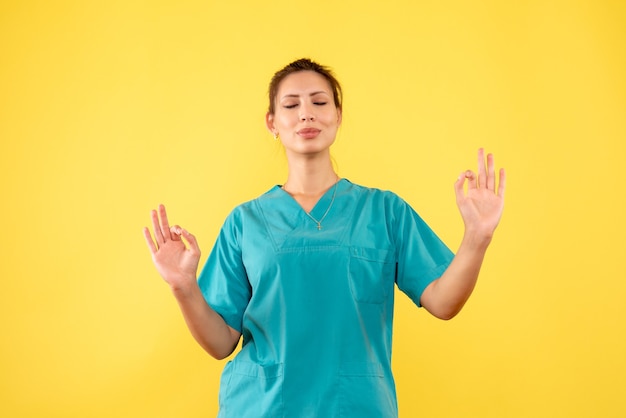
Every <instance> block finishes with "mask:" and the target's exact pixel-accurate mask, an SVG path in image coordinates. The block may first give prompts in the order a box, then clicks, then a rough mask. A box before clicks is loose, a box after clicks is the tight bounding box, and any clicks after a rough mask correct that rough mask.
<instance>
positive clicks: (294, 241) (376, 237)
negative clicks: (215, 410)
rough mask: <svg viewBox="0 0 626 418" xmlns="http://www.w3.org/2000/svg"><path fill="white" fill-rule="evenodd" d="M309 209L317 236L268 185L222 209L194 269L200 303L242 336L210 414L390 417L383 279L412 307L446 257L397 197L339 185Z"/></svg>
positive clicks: (387, 300) (392, 401) (387, 299)
mask: <svg viewBox="0 0 626 418" xmlns="http://www.w3.org/2000/svg"><path fill="white" fill-rule="evenodd" d="M329 206H330V210H328V208H329ZM327 211H328V212H327ZM326 212H327V213H326ZM325 213H326V216H325V217H324V214H325ZM310 214H311V216H312V217H313V218H315V219H316V220H320V219H321V218H323V220H322V221H321V229H318V225H317V222H315V221H314V220H313V219H312V218H311V217H309V216H308V215H307V214H306V212H305V211H304V210H303V209H302V207H301V206H300V205H299V204H298V203H297V202H296V201H295V200H294V199H293V198H292V197H291V196H290V195H289V194H288V193H287V192H286V191H284V190H283V189H282V188H281V187H280V186H274V187H273V188H272V189H270V190H269V191H268V192H267V193H265V194H263V195H262V196H260V197H259V198H257V199H254V200H252V201H250V202H247V203H244V204H242V205H240V206H238V207H236V208H235V209H234V210H233V211H232V212H231V213H230V215H229V216H228V217H227V219H226V221H225V223H224V225H223V227H222V229H221V231H220V234H219V236H218V238H217V241H216V243H215V246H214V248H213V250H212V252H211V254H210V255H209V258H208V260H207V262H206V264H205V266H204V268H203V269H202V272H201V274H200V277H199V279H198V283H199V285H200V288H201V289H202V292H203V295H204V297H205V299H206V301H207V303H208V304H209V305H210V306H211V307H212V308H213V309H214V310H215V311H216V312H218V313H219V314H220V315H221V316H222V317H223V318H224V320H225V321H226V323H227V324H228V325H229V326H230V327H232V328H234V329H236V330H238V331H240V332H241V333H242V335H243V343H242V347H241V350H240V351H239V353H237V355H236V356H235V357H234V359H233V360H232V361H230V362H228V363H227V364H226V366H225V368H224V371H223V373H222V377H221V381H220V391H219V415H218V417H220V418H260V417H288V418H294V417H297V418H307V417H311V418H320V417H324V418H331V417H358V418H368V417H372V418H374V417H375V418H387V417H397V416H398V408H397V402H396V391H395V384H394V379H393V375H392V371H391V341H392V320H393V304H394V283H395V284H396V285H397V286H398V288H399V289H400V290H402V291H403V292H404V293H405V294H407V295H408V296H409V297H410V298H411V299H412V300H413V301H414V302H415V304H417V305H418V306H419V303H420V302H419V301H420V296H421V294H422V292H423V290H424V289H425V288H426V287H427V286H428V284H429V283H431V282H432V281H433V280H434V279H436V278H438V277H439V276H441V274H442V273H443V271H444V270H445V269H446V267H447V266H448V265H449V264H450V262H451V261H452V257H453V254H452V252H451V251H450V250H449V249H448V248H447V247H446V245H445V244H444V243H443V242H442V241H441V240H440V239H439V238H438V237H437V236H436V235H435V234H434V233H433V231H432V230H431V229H430V228H429V227H428V226H427V225H426V223H425V222H424V221H423V220H422V219H421V218H420V217H419V215H418V214H417V213H415V211H414V210H413V209H412V208H411V207H410V206H409V205H408V204H407V203H406V202H405V201H403V200H402V199H401V198H399V197H398V196H397V195H395V194H394V193H392V192H389V191H382V190H378V189H372V188H366V187H363V186H359V185H356V184H353V183H351V182H350V181H348V180H347V179H342V180H340V181H339V182H338V183H337V184H336V186H334V187H331V188H330V189H329V190H328V191H327V192H326V193H325V194H324V195H323V196H322V197H321V198H320V200H319V201H318V203H317V204H316V206H315V207H314V208H313V210H312V211H311V212H310Z"/></svg>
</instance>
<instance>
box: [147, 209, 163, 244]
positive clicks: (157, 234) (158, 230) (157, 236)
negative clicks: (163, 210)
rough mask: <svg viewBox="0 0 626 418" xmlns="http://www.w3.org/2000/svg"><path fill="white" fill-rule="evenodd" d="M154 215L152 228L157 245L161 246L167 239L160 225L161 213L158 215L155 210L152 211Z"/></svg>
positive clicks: (152, 215)
mask: <svg viewBox="0 0 626 418" xmlns="http://www.w3.org/2000/svg"><path fill="white" fill-rule="evenodd" d="M150 215H151V217H152V228H153V230H154V239H155V240H156V243H157V247H159V246H161V245H162V244H163V242H164V241H165V239H164V238H163V234H162V233H161V227H160V226H159V215H157V211H156V210H153V211H152V212H150Z"/></svg>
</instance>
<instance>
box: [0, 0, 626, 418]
mask: <svg viewBox="0 0 626 418" xmlns="http://www.w3.org/2000/svg"><path fill="white" fill-rule="evenodd" d="M509 3H512V4H509ZM625 51H626V3H625V2H622V1H593V0H586V1H582V0H581V1H575V0H572V1H542V0H534V1H518V2H501V1H496V0H494V1H467V2H465V1H443V2H440V1H434V0H433V1H410V0H405V1H388V2H375V1H364V0H359V1H345V2H341V1H315V2H293V1H286V0H280V1H267V2H256V1H248V2H242V1H220V2H218V1H212V2H211V1H207V2H204V1H196V2H192V1H181V2H173V1H171V2H170V1H148V0H146V1H124V0H118V1H92V2H89V1H21V2H18V1H15V2H14V1H3V2H2V3H1V5H0V139H1V148H0V150H1V152H0V186H1V199H2V201H1V205H0V211H1V218H0V219H1V220H2V239H1V240H0V255H1V257H2V259H1V260H2V261H1V264H0V280H1V287H0V288H1V290H0V318H1V321H2V322H1V331H0V332H1V338H2V344H1V346H0V368H1V369H0V415H1V416H3V417H63V418H68V417H117V418H123V417H207V416H214V414H215V412H216V410H217V390H218V380H219V374H220V372H221V369H222V367H223V363H222V362H218V361H215V360H212V359H211V358H209V357H208V356H207V355H206V354H204V353H203V352H202V350H201V349H200V348H199V347H198V346H197V345H196V344H195V342H194V341H193V340H192V338H191V336H190V335H189V333H188V332H187V330H186V328H185V326H184V324H183V321H182V319H181V316H180V314H179V312H178V308H177V306H176V303H175V301H174V299H173V298H172V296H171V295H170V293H169V290H168V288H167V286H166V285H165V284H164V283H163V282H162V280H161V279H160V278H159V277H158V275H157V273H156V271H155V270H154V268H153V266H152V264H151V261H150V257H149V254H148V251H147V249H146V247H145V244H144V241H143V237H142V233H141V229H142V227H143V226H144V225H147V224H148V223H149V211H150V209H152V208H153V207H155V206H156V205H157V204H158V203H160V202H163V203H165V204H167V205H168V208H169V210H170V212H171V215H172V219H173V220H174V221H175V222H177V223H180V224H181V225H183V226H185V227H187V228H188V229H190V230H191V231H192V232H194V233H195V234H196V236H197V237H198V239H199V241H200V243H201V247H202V249H203V260H204V258H205V257H206V256H207V254H208V252H209V250H210V248H211V245H212V244H213V241H214V239H215V236H216V234H217V231H218V229H219V227H220V226H221V223H222V221H223V219H224V217H225V216H226V215H227V213H228V212H229V211H230V210H231V209H232V208H233V207H234V206H235V205H236V204H238V203H241V202H242V201H245V200H248V199H251V198H254V197H256V196H257V195H259V194H261V193H263V192H264V191H266V190H267V189H269V188H270V187H271V186H272V185H273V184H277V183H281V182H282V181H283V180H284V178H285V169H286V167H285V159H284V156H283V154H282V151H281V149H280V147H279V146H277V145H276V143H274V142H273V140H272V138H271V136H270V135H269V133H267V132H266V130H265V128H264V122H263V120H264V119H263V118H264V113H265V109H266V97H265V96H266V89H267V83H268V82H269V79H270V77H271V75H272V74H273V72H274V71H275V70H277V69H278V68H280V67H282V66H283V65H284V64H286V63H287V62H289V61H291V60H293V59H296V58H299V57H302V56H309V57H312V58H314V59H316V60H319V61H321V62H322V63H325V64H327V65H330V66H332V67H333V68H334V69H335V71H336V73H337V75H338V76H339V78H340V80H342V82H343V86H344V89H345V111H344V120H343V126H342V129H341V131H340V135H339V138H338V142H337V144H336V145H335V147H334V151H333V154H334V157H335V159H336V160H337V164H338V168H339V172H340V174H341V175H342V176H344V177H347V178H349V179H350V180H352V181H353V182H357V183H361V184H364V185H368V186H374V187H380V188H385V189H391V190H394V191H395V192H397V193H398V194H400V195H401V196H402V197H404V198H405V199H406V200H408V201H409V202H410V203H411V204H412V205H413V206H414V207H415V208H416V209H417V210H418V211H419V212H420V213H421V214H422V216H423V217H424V218H425V219H426V220H427V221H428V223H429V224H430V225H431V226H432V227H433V229H435V230H436V231H437V232H438V233H439V235H440V236H441V237H442V238H443V239H444V240H445V241H446V242H447V243H448V244H449V245H450V246H451V247H452V248H453V249H454V248H456V245H457V244H458V242H459V240H460V237H461V234H462V224H461V221H460V217H459V215H458V214H457V209H456V206H455V203H454V194H453V188H452V185H453V182H454V180H455V179H456V177H457V175H458V174H459V172H461V171H462V170H464V169H466V168H474V167H475V152H476V149H477V148H478V147H479V146H484V147H486V148H487V149H488V150H489V151H492V152H494V153H495V155H496V161H497V163H498V165H503V166H505V167H506V169H507V170H508V191H507V192H508V193H507V203H506V209H505V216H504V219H503V221H502V224H501V226H500V228H499V230H498V231H497V235H496V238H495V240H494V242H493V245H492V248H491V249H490V251H489V254H488V257H487V260H486V264H485V266H484V269H483V273H482V276H481V279H480V281H479V285H478V287H477V289H476V292H475V294H474V295H473V297H472V299H471V300H470V302H469V304H468V305H467V306H466V308H465V310H464V311H463V312H462V313H461V315H460V316H459V317H457V318H456V319H454V320H453V321H450V322H443V321H439V320H436V319H434V318H432V317H430V316H429V315H428V314H427V313H426V312H425V311H422V310H418V309H416V308H415V307H414V306H413V305H412V304H411V303H410V302H409V300H408V298H406V297H404V296H403V295H399V297H398V305H397V311H396V327H395V346H394V366H395V371H396V378H397V379H396V380H397V386H398V395H399V404H400V415H401V417H414V416H428V417H623V416H626V401H625V400H624V399H625V398H624V393H625V392H626V377H625V376H626V361H625V358H626V332H625V331H626V322H625V321H626V308H625V303H624V300H625V299H626V284H625V279H626V275H625V274H624V271H625V269H624V264H623V259H624V249H625V245H624V237H625V236H626V222H625V220H624V217H625V212H626V211H625V210H624V202H625V198H624V184H625V180H624V179H625V178H626V177H625V176H626V174H625V171H624V159H625V157H626V152H625V151H626V146H625V142H626V122H625V120H626V53H625ZM311 332H314V330H311Z"/></svg>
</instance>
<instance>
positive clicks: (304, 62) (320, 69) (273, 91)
mask: <svg viewBox="0 0 626 418" xmlns="http://www.w3.org/2000/svg"><path fill="white" fill-rule="evenodd" d="M299 71H314V72H316V73H318V74H319V75H321V76H322V77H324V78H325V79H326V81H328V84H329V85H330V88H331V90H332V91H333V98H334V101H335V106H336V107H337V109H339V110H341V103H342V99H343V97H342V91H341V85H340V84H339V81H337V79H336V78H335V75H334V74H333V72H332V71H331V69H330V68H328V67H325V66H323V65H320V64H318V63H316V62H315V61H311V60H310V59H308V58H301V59H299V60H296V61H294V62H292V63H290V64H287V65H286V66H285V67H284V68H283V69H281V70H279V71H277V72H276V74H274V77H272V81H270V87H269V92H268V96H269V99H270V106H269V108H268V110H267V111H268V113H269V114H270V115H273V114H274V111H275V106H274V102H275V101H276V95H277V94H278V87H279V86H280V83H281V81H283V80H284V78H285V77H287V76H288V75H290V74H293V73H297V72H299Z"/></svg>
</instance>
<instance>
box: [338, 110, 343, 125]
mask: <svg viewBox="0 0 626 418" xmlns="http://www.w3.org/2000/svg"><path fill="white" fill-rule="evenodd" d="M342 115H343V113H342V112H341V109H337V125H339V126H341V117H342Z"/></svg>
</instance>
